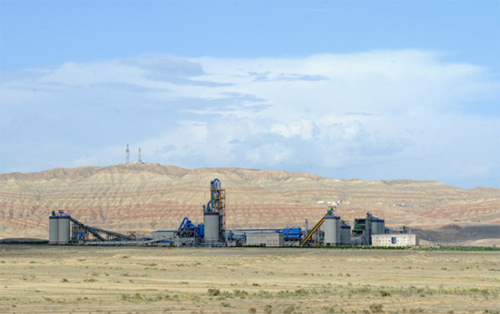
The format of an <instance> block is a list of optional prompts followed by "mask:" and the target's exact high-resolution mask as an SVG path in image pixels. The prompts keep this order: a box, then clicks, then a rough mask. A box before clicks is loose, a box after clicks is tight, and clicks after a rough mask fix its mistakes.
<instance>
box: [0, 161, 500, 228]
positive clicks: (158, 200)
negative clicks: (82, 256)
mask: <svg viewBox="0 0 500 314" xmlns="http://www.w3.org/2000/svg"><path fill="white" fill-rule="evenodd" d="M214 178H219V179H220V180H221V181H222V185H223V188H225V189H226V194H227V227H228V228H230V229H231V228H268V227H272V228H283V227H286V226H300V227H303V226H304V221H305V219H308V220H309V224H310V225H311V224H314V223H315V222H316V221H317V220H318V219H319V218H320V217H321V216H322V215H323V214H324V213H325V212H326V210H327V207H328V202H332V201H342V202H343V203H342V204H341V205H340V206H339V208H338V210H337V214H339V215H341V216H342V218H343V219H346V220H351V221H352V219H353V218H354V217H362V216H364V215H365V213H366V211H370V212H371V213H373V214H374V215H376V216H380V217H383V218H385V219H386V225H387V226H392V227H399V226H401V225H407V226H410V227H414V228H438V227H441V226H444V225H448V224H455V225H459V226H471V225H478V224H490V225H492V224H500V189H491V188H475V189H471V190H465V189H461V188H456V187H451V186H448V185H445V184H443V183H440V182H431V181H408V180H396V181H370V182H365V181H362V180H347V181H346V180H336V179H328V178H322V177H318V176H315V175H310V174H305V173H290V172H284V171H264V170H248V169H241V168H200V169H183V168H180V167H176V166H161V165H158V164H135V165H115V166H109V167H79V168H71V169H62V168H57V169H53V170H49V171H43V172H39V173H27V174H21V173H10V174H2V175H0V238H7V237H39V238H47V237H48V216H49V214H50V212H51V211H53V210H59V209H63V210H65V211H67V212H68V213H70V214H71V215H72V216H74V217H75V218H77V219H79V220H80V221H82V222H84V223H87V224H89V225H94V226H98V227H101V228H104V229H109V230H115V231H121V232H127V231H136V232H150V231H153V230H159V229H170V228H176V227H177V226H178V224H179V223H180V222H181V220H182V218H183V217H184V216H188V217H190V218H191V220H193V221H194V222H196V223H201V222H202V205H203V204H206V203H207V201H208V199H209V190H208V189H209V182H210V180H212V179H214Z"/></svg>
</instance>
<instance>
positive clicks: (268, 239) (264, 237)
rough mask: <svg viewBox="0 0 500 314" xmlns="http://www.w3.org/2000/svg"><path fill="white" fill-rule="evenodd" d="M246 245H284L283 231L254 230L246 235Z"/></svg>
mask: <svg viewBox="0 0 500 314" xmlns="http://www.w3.org/2000/svg"><path fill="white" fill-rule="evenodd" d="M246 238H247V239H246V245H247V246H271V247H272V246H276V247H277V246H284V245H285V241H284V238H283V233H279V232H265V231H262V232H256V233H248V234H247V235H246Z"/></svg>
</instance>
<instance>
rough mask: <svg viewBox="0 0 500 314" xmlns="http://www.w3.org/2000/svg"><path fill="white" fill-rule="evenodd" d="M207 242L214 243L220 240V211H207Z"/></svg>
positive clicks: (205, 215) (205, 217)
mask: <svg viewBox="0 0 500 314" xmlns="http://www.w3.org/2000/svg"><path fill="white" fill-rule="evenodd" d="M204 223H205V235H204V242H205V244H212V243H215V242H219V213H218V212H205V214H204Z"/></svg>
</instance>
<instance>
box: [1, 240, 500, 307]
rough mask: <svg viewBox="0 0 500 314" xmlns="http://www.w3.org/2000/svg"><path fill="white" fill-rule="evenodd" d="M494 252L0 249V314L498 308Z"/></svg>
mask: <svg viewBox="0 0 500 314" xmlns="http://www.w3.org/2000/svg"><path fill="white" fill-rule="evenodd" d="M499 309H500V251H471V252H462V251H439V250H437V251H432V250H426V249H406V250H376V249H371V250H361V249H320V248H307V249H299V248H165V247H87V246H76V247H75V246H73V247H71V246H47V245H3V246H0V313H198V314H199V313H363V314H368V313H450V314H451V313H498V310H499Z"/></svg>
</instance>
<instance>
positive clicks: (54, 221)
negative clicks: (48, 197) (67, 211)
mask: <svg viewBox="0 0 500 314" xmlns="http://www.w3.org/2000/svg"><path fill="white" fill-rule="evenodd" d="M57 243H59V217H58V216H50V217H49V244H57Z"/></svg>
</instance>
